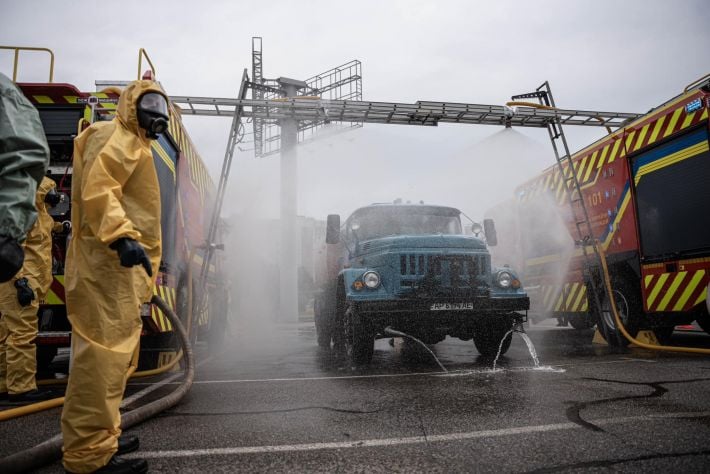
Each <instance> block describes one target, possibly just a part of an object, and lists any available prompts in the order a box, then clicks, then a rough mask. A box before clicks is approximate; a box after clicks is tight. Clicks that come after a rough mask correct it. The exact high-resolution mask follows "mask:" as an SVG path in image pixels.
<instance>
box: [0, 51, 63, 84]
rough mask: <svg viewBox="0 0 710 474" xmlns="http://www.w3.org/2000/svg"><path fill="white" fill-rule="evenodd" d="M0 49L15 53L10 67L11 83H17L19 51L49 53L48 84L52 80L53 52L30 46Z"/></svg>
mask: <svg viewBox="0 0 710 474" xmlns="http://www.w3.org/2000/svg"><path fill="white" fill-rule="evenodd" d="M0 49H8V50H10V51H14V52H15V58H14V61H13V66H12V82H17V65H18V63H19V60H20V51H45V52H47V53H49V82H52V81H53V80H54V52H53V51H52V50H51V49H49V48H34V47H31V46H0Z"/></svg>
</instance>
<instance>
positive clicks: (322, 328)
mask: <svg viewBox="0 0 710 474" xmlns="http://www.w3.org/2000/svg"><path fill="white" fill-rule="evenodd" d="M321 306H322V303H319V301H318V299H317V298H316V301H314V302H313V313H314V315H313V320H314V321H315V324H316V339H317V340H318V346H319V347H322V348H323V349H330V340H331V338H332V337H333V330H332V329H331V327H330V324H328V321H324V316H325V315H324V314H323V308H322V307H321Z"/></svg>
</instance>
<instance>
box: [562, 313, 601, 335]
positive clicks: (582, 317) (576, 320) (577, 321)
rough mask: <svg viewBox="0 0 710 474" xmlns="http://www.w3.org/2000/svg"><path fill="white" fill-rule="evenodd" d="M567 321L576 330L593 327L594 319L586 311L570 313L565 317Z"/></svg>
mask: <svg viewBox="0 0 710 474" xmlns="http://www.w3.org/2000/svg"><path fill="white" fill-rule="evenodd" d="M567 321H569V323H570V324H571V325H572V327H573V328H575V329H577V330H578V331H582V330H584V329H590V328H593V327H594V321H593V320H592V318H591V317H590V316H589V315H588V314H587V313H580V314H571V315H569V316H568V317H567Z"/></svg>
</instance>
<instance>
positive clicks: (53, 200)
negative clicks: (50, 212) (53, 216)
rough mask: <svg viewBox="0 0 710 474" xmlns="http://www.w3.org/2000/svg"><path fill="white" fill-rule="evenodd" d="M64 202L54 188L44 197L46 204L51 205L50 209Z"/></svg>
mask: <svg viewBox="0 0 710 474" xmlns="http://www.w3.org/2000/svg"><path fill="white" fill-rule="evenodd" d="M61 201H62V196H61V194H59V193H58V192H57V190H56V189H54V188H52V189H50V190H49V191H47V194H46V195H45V196H44V202H46V203H47V204H49V207H54V206H56V205H57V204H59V203H60V202H61Z"/></svg>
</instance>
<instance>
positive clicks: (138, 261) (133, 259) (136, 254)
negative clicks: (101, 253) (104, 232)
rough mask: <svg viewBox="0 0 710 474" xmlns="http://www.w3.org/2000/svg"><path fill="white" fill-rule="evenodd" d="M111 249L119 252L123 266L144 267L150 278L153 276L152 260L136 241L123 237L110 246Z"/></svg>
mask: <svg viewBox="0 0 710 474" xmlns="http://www.w3.org/2000/svg"><path fill="white" fill-rule="evenodd" d="M109 248H111V249H113V250H115V251H116V252H118V258H119V259H121V265H122V266H124V267H132V266H134V265H143V268H145V272H146V273H147V274H148V276H149V277H152V276H153V266H152V265H151V264H150V259H149V258H148V255H147V254H146V253H145V250H144V249H143V247H142V246H141V244H139V243H138V242H136V241H135V240H133V239H129V238H128V237H123V238H120V239H118V240H117V241H115V242H113V243H112V244H111V245H109Z"/></svg>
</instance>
